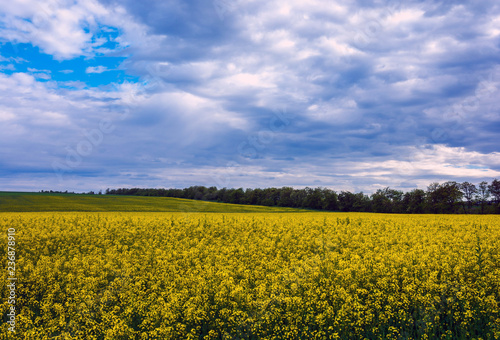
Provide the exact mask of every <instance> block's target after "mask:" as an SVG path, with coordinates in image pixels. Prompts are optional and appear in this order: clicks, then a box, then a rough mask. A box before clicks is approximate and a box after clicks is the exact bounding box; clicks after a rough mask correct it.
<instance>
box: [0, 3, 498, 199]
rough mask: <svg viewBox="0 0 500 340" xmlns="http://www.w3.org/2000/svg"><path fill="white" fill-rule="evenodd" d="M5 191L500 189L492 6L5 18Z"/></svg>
mask: <svg viewBox="0 0 500 340" xmlns="http://www.w3.org/2000/svg"><path fill="white" fill-rule="evenodd" d="M0 14H2V15H0V23H1V25H0V37H2V38H1V39H0V80H1V84H2V85H1V86H2V91H1V94H0V96H1V99H2V104H1V106H0V122H1V123H2V127H3V133H2V135H0V145H1V148H0V157H1V158H0V159H1V161H0V180H1V182H2V185H0V190H1V191H15V192H38V191H40V190H47V189H46V188H48V190H54V191H65V190H67V191H74V192H78V191H80V192H82V191H83V192H88V191H95V192H98V191H99V190H102V191H104V190H105V189H106V188H133V187H138V188H176V189H180V188H186V187H190V186H205V187H212V186H215V187H217V188H223V187H227V188H246V189H247V188H271V187H275V188H281V187H293V188H294V189H302V188H305V187H310V188H317V187H322V188H328V189H331V190H335V191H336V192H339V191H350V192H363V193H368V194H370V193H374V192H376V191H377V190H378V189H383V188H386V187H390V188H392V189H396V190H401V191H403V192H408V191H411V190H412V189H417V188H418V189H423V190H425V189H426V188H427V186H428V185H430V184H431V183H434V182H438V183H443V182H447V181H456V182H459V183H462V182H466V181H467V182H471V183H473V184H478V183H479V182H481V181H487V182H488V183H491V182H492V180H493V179H495V178H500V144H499V143H498V141H497V140H498V136H499V134H498V131H500V105H498V104H499V98H500V95H499V94H500V90H499V89H500V64H499V62H498V56H499V55H500V44H499V42H500V30H499V29H498V27H500V26H499V25H500V21H499V18H500V5H499V4H497V3H496V2H495V1H489V0H488V1H484V2H481V3H462V4H454V3H441V2H439V1H425V2H423V1H414V2H411V3H403V2H390V1H380V2H378V3H377V4H372V5H369V4H366V3H364V2H361V1H360V2H355V3H353V2H348V1H337V2H335V3H330V2H326V1H314V2H312V3H309V4H307V5H306V4H303V3H301V2H297V1H293V2H289V1H288V2H285V1H276V2H273V3H267V2H264V1H247V2H240V1H235V2H230V1H227V0H214V1H208V2H202V1H199V0H198V1H187V2H186V1H179V0H169V1H166V2H161V3H159V2H155V1H152V0H147V1H143V2H140V3H136V2H134V1H131V0H126V1H122V2H120V4H119V5H117V3H115V2H114V1H111V0H71V1H69V0H51V1H48V2H46V3H39V2H37V1H34V0H26V1H23V2H22V3H20V2H9V3H5V4H2V5H1V6H0Z"/></svg>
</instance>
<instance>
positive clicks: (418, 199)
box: [402, 189, 425, 214]
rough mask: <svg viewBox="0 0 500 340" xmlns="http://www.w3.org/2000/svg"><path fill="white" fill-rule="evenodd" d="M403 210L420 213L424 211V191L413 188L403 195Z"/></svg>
mask: <svg viewBox="0 0 500 340" xmlns="http://www.w3.org/2000/svg"><path fill="white" fill-rule="evenodd" d="M402 205H403V212H405V213H409V214H422V213H424V212H425V191H423V190H422V189H413V190H412V191H410V192H407V193H405V194H404V195H403V203H402Z"/></svg>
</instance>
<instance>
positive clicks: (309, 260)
mask: <svg viewBox="0 0 500 340" xmlns="http://www.w3.org/2000/svg"><path fill="white" fill-rule="evenodd" d="M0 225H1V226H2V230H4V231H5V235H6V234H7V232H6V231H7V229H8V228H11V227H13V228H15V229H16V240H17V245H16V248H17V254H18V255H17V258H16V261H17V262H16V266H17V279H18V283H17V291H16V293H17V301H16V304H17V305H16V306H17V308H18V310H17V315H16V335H15V337H12V336H11V335H9V332H8V331H7V327H6V326H5V327H2V329H1V332H0V340H1V339H9V338H12V339H14V338H15V339H110V340H111V339H113V340H115V339H500V308H499V305H500V216H452V215H384V214H363V213H287V214H272V213H269V214H268V213H252V214H250V213H242V214H239V213H231V214H221V213H193V214H186V213H167V212H165V213H153V212H151V213H144V212H143V213H140V212H137V213H126V212H123V213H118V212H117V213H108V212H102V213H83V212H81V213H0ZM6 248H7V247H0V249H1V252H3V253H2V255H3V258H6V257H7V255H6V254H5V252H6ZM3 275H4V282H7V273H6V271H5V270H4V272H3ZM2 292H3V299H2V304H1V308H2V313H3V315H6V314H7V308H8V307H9V305H8V303H7V290H6V289H4V290H3V291H2Z"/></svg>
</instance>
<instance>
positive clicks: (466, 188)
mask: <svg viewBox="0 0 500 340" xmlns="http://www.w3.org/2000/svg"><path fill="white" fill-rule="evenodd" d="M460 190H461V191H462V193H463V197H464V198H465V200H466V201H467V205H468V207H469V211H470V208H471V206H472V203H473V200H474V196H475V195H476V193H477V188H476V186H475V185H474V184H472V183H469V182H463V183H462V184H460ZM464 211H465V213H467V211H466V210H465V206H464Z"/></svg>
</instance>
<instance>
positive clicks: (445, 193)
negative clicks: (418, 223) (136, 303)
mask: <svg viewBox="0 0 500 340" xmlns="http://www.w3.org/2000/svg"><path fill="white" fill-rule="evenodd" d="M462 195H463V194H462V192H461V191H460V189H459V184H458V183H457V182H454V181H449V182H446V183H443V184H439V183H432V184H431V185H429V186H428V187H427V206H428V207H429V209H430V211H431V212H433V213H453V212H454V209H455V204H456V203H457V202H458V201H460V199H461V198H462Z"/></svg>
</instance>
